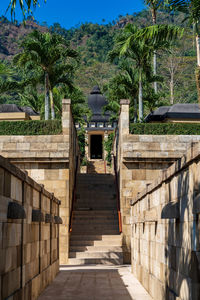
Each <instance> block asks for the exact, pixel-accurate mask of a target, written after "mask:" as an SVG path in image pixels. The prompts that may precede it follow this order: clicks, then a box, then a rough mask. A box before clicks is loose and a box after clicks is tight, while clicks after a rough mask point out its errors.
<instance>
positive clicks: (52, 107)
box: [49, 89, 55, 120]
mask: <svg viewBox="0 0 200 300" xmlns="http://www.w3.org/2000/svg"><path fill="white" fill-rule="evenodd" d="M49 94H50V103H51V119H52V120H54V119H55V108H54V102H53V93H52V90H51V89H50V91H49Z"/></svg>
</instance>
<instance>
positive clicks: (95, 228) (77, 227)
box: [72, 224, 118, 232]
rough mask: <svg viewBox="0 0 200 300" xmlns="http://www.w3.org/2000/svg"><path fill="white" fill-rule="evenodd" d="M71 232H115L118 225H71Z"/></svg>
mask: <svg viewBox="0 0 200 300" xmlns="http://www.w3.org/2000/svg"><path fill="white" fill-rule="evenodd" d="M72 230H73V232H74V231H79V230H80V232H82V231H87V232H89V231H95V232H97V231H101V232H104V231H105V230H106V231H107V230H109V231H117V230H118V224H114V225H113V224H111V225H102V224H98V225H97V224H96V225H94V224H84V225H83V224H81V225H79V224H73V227H72Z"/></svg>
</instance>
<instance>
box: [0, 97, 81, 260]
mask: <svg viewBox="0 0 200 300" xmlns="http://www.w3.org/2000/svg"><path fill="white" fill-rule="evenodd" d="M62 131H63V132H62V134H61V135H43V136H41V135H38V136H0V155H2V156H4V157H6V158H8V159H9V161H10V162H11V163H13V164H15V165H16V166H17V167H19V168H20V169H22V170H26V171H27V172H28V175H29V176H30V177H32V178H33V179H34V180H36V181H37V182H38V183H40V184H43V185H44V186H45V188H46V189H47V190H48V191H50V192H52V193H54V194H55V196H56V197H57V198H59V199H60V200H61V206H60V216H61V217H62V219H63V224H62V225H61V226H60V263H61V264H67V261H68V253H69V217H70V211H71V205H72V192H73V187H74V173H75V169H76V163H77V156H78V155H79V148H78V140H77V136H76V129H75V126H74V122H73V117H72V114H71V101H70V100H67V99H64V100H63V103H62Z"/></svg>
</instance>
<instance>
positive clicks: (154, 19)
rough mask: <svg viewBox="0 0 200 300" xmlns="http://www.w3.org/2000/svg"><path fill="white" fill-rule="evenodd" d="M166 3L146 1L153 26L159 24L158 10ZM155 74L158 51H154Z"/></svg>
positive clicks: (161, 0)
mask: <svg viewBox="0 0 200 300" xmlns="http://www.w3.org/2000/svg"><path fill="white" fill-rule="evenodd" d="M164 2H165V1H164V0H145V3H146V4H147V5H148V6H149V8H150V10H151V15H152V22H153V25H156V24H157V10H158V9H159V8H160V7H162V6H163V3H164ZM153 72H154V75H155V76H156V74H157V55H156V51H154V55H153ZM154 91H155V93H157V92H158V85H157V82H156V81H155V82H154Z"/></svg>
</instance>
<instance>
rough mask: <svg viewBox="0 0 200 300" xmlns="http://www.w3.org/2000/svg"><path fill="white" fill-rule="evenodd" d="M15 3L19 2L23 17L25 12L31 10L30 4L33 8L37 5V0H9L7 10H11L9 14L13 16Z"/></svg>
mask: <svg viewBox="0 0 200 300" xmlns="http://www.w3.org/2000/svg"><path fill="white" fill-rule="evenodd" d="M44 2H46V0H44ZM17 4H19V6H20V9H21V11H22V13H23V16H24V17H25V15H26V13H30V12H31V6H32V7H33V8H35V7H36V6H37V5H39V0H10V2H9V4H8V8H7V11H8V10H9V9H10V10H11V16H14V17H15V8H16V5H17Z"/></svg>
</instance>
